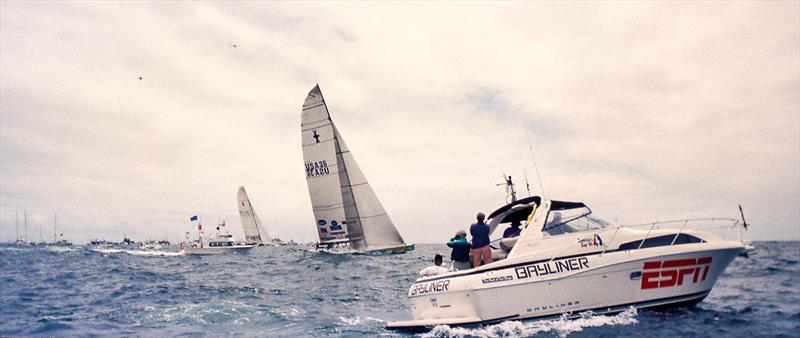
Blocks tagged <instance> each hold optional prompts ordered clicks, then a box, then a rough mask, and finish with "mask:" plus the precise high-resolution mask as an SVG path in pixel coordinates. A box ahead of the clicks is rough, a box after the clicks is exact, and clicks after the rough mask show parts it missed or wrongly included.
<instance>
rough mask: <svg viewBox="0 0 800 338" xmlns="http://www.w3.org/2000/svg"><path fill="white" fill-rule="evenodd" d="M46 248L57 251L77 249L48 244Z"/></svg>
mask: <svg viewBox="0 0 800 338" xmlns="http://www.w3.org/2000/svg"><path fill="white" fill-rule="evenodd" d="M45 250H47V251H50V252H55V253H62V252H72V251H75V249H73V248H70V247H66V246H48V247H46V248H45Z"/></svg>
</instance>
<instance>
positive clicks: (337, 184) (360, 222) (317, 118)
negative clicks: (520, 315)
mask: <svg viewBox="0 0 800 338" xmlns="http://www.w3.org/2000/svg"><path fill="white" fill-rule="evenodd" d="M300 129H301V134H302V145H303V160H304V161H305V172H306V182H307V183H308V193H309V195H310V197H311V205H312V208H313V212H314V218H315V222H316V224H315V228H316V229H317V233H318V234H319V242H318V243H317V244H316V248H317V249H320V248H328V249H330V248H339V247H343V248H345V249H348V250H353V251H356V252H359V253H367V254H395V253H404V252H408V251H411V250H414V244H407V243H405V241H404V240H403V237H402V236H400V232H398V231H397V228H396V227H395V226H394V223H393V222H392V219H391V218H389V214H388V213H386V210H385V209H384V208H383V205H381V202H380V200H378V196H377V195H376V194H375V192H374V191H373V190H372V188H371V187H370V184H369V182H367V178H366V177H365V176H364V173H362V172H361V169H359V167H358V164H357V163H356V160H355V158H354V157H353V154H352V153H351V152H350V150H349V149H348V148H347V145H346V144H345V143H344V139H343V138H342V135H341V134H340V133H339V130H338V129H337V128H336V125H335V124H334V123H333V120H331V115H330V113H329V112H328V106H327V105H326V103H325V99H324V98H323V97H322V91H321V90H320V89H319V85H317V86H315V87H314V88H313V89H311V91H310V92H309V93H308V95H307V96H306V100H305V102H304V103H303V110H302V113H301V123H300Z"/></svg>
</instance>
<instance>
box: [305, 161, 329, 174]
mask: <svg viewBox="0 0 800 338" xmlns="http://www.w3.org/2000/svg"><path fill="white" fill-rule="evenodd" d="M330 173H331V170H330V168H328V161H326V160H322V161H311V162H306V178H308V177H315V176H322V175H327V174H330Z"/></svg>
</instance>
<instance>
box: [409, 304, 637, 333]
mask: <svg viewBox="0 0 800 338" xmlns="http://www.w3.org/2000/svg"><path fill="white" fill-rule="evenodd" d="M637 315H638V312H637V311H636V309H634V308H630V309H628V310H625V311H623V312H621V313H619V314H617V315H614V316H607V315H596V314H593V313H591V312H586V313H583V314H582V315H581V316H580V317H578V318H576V319H569V318H567V315H566V314H565V315H563V316H561V318H560V319H558V320H537V321H529V322H520V321H506V322H502V323H498V324H495V325H489V326H484V327H480V328H475V329H470V328H463V327H449V326H446V325H438V326H436V327H434V328H433V330H431V331H430V332H427V333H425V334H423V335H422V337H518V336H523V337H528V336H534V335H537V334H542V333H553V334H557V335H558V336H559V337H566V336H568V335H569V334H570V333H573V332H580V331H583V329H584V328H591V327H600V326H613V325H630V324H636V323H638V322H639V321H638V320H637V319H636V316H637Z"/></svg>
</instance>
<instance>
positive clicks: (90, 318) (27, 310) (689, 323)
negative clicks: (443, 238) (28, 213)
mask: <svg viewBox="0 0 800 338" xmlns="http://www.w3.org/2000/svg"><path fill="white" fill-rule="evenodd" d="M754 244H755V246H756V249H755V252H754V253H753V254H752V255H751V256H750V258H742V257H739V258H737V259H736V260H734V262H733V263H732V264H731V266H730V267H728V269H727V270H726V271H725V273H724V274H723V275H722V277H720V279H719V281H718V282H717V284H716V286H715V287H714V289H713V291H712V292H711V294H710V295H709V296H708V298H706V299H705V301H703V302H702V303H700V304H698V305H697V306H696V307H693V308H685V309H675V310H670V311H667V312H655V311H648V310H640V311H635V310H629V311H625V312H622V313H620V314H617V315H609V316H606V315H591V314H587V315H585V316H583V317H581V318H578V319H571V320H566V319H562V320H547V321H526V322H513V321H510V322H503V323H499V324H495V325H490V326H484V327H480V328H450V327H446V326H439V327H436V328H435V329H433V330H432V331H430V332H427V333H423V334H421V335H422V336H433V337H449V336H459V337H472V336H477V337H494V336H500V337H508V336H542V337H564V336H569V337H641V336H651V337H674V336H682V337H726V338H728V337H761V336H784V337H800V242H755V243H754ZM101 251H102V252H98V251H92V250H89V249H88V248H84V247H69V248H66V247H14V246H10V245H0V336H159V337H161V336H233V335H237V336H272V337H291V336H369V337H374V336H396V335H408V334H399V333H396V332H392V331H387V330H385V329H384V328H383V326H384V324H385V323H386V322H387V321H393V320H403V319H410V318H411V314H410V312H409V311H408V309H407V307H406V305H405V298H406V296H405V295H406V291H407V289H408V287H409V285H410V284H411V283H412V282H413V281H414V279H415V277H416V275H417V272H418V271H419V270H420V269H422V268H424V267H426V266H427V265H429V262H430V260H431V257H432V256H433V255H434V254H435V253H442V254H447V253H448V250H447V248H446V247H445V246H444V245H417V250H415V251H413V252H411V253H408V254H404V255H392V256H368V255H354V254H335V253H326V252H315V251H314V250H310V249H309V248H307V247H304V246H282V247H259V248H255V249H253V250H252V251H251V252H250V253H249V254H246V255H235V254H225V255H216V256H205V257H197V256H181V255H177V254H176V253H171V252H147V251H139V250H101ZM587 287H590V286H588V285H587ZM598 291H599V292H602V290H598Z"/></svg>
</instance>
